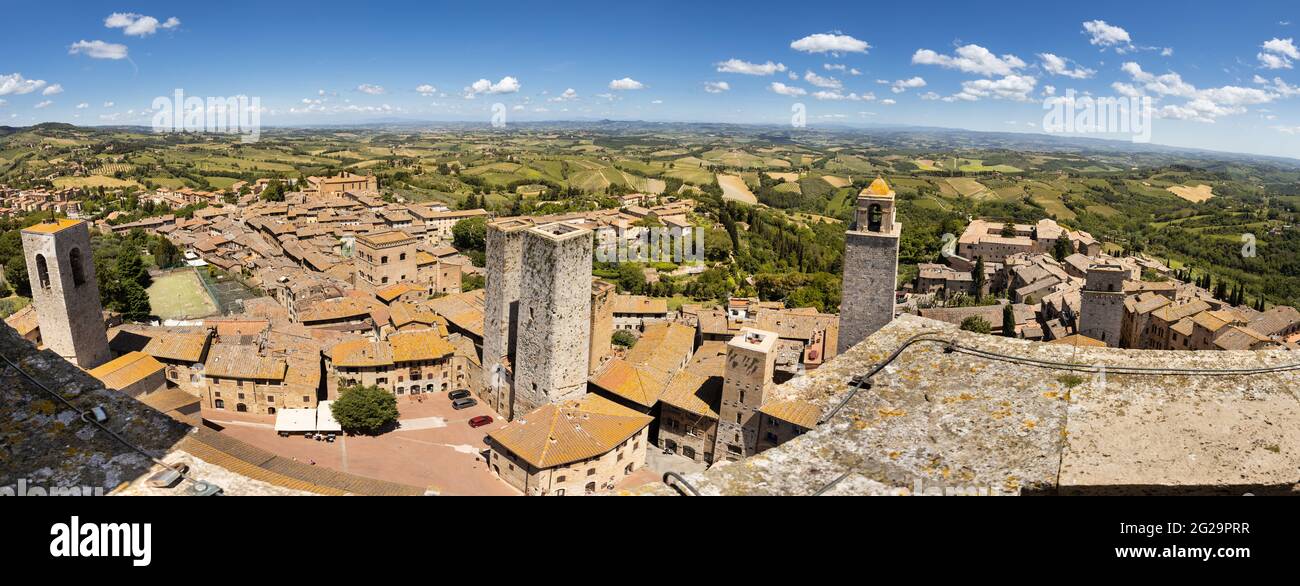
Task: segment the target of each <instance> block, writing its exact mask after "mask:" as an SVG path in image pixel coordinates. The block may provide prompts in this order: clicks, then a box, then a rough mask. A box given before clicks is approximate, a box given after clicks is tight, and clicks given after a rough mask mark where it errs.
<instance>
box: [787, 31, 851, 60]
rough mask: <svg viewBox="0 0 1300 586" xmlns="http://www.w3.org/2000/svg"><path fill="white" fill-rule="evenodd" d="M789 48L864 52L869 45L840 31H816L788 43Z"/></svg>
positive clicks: (815, 50)
mask: <svg viewBox="0 0 1300 586" xmlns="http://www.w3.org/2000/svg"><path fill="white" fill-rule="evenodd" d="M790 48H791V49H794V50H796V51H803V52H804V53H830V54H832V55H839V54H841V53H866V52H867V49H870V48H871V45H869V44H867V42H866V41H863V40H859V39H855V38H853V37H850V36H849V35H845V34H840V33H817V34H814V35H808V36H806V37H804V38H802V39H799V40H797V41H794V42H792V43H790Z"/></svg>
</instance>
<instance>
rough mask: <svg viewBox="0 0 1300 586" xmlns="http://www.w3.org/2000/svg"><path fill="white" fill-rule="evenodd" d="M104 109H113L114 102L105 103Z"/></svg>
mask: <svg viewBox="0 0 1300 586" xmlns="http://www.w3.org/2000/svg"><path fill="white" fill-rule="evenodd" d="M103 107H105V108H112V107H113V102H104V106H103Z"/></svg>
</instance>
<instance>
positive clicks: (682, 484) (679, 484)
mask: <svg viewBox="0 0 1300 586" xmlns="http://www.w3.org/2000/svg"><path fill="white" fill-rule="evenodd" d="M670 478H672V479H676V480H675V481H674V482H669V481H668V480H669V479H670ZM664 484H667V485H668V486H671V487H673V488H675V489H677V492H679V493H681V495H682V496H700V491H699V490H696V488H695V487H694V486H692V485H691V483H690V482H687V481H686V477H684V476H682V475H681V474H678V473H676V472H664ZM683 489H685V490H683ZM687 493H690V494H687Z"/></svg>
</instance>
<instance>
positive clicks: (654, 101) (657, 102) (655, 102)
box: [650, 100, 664, 104]
mask: <svg viewBox="0 0 1300 586" xmlns="http://www.w3.org/2000/svg"><path fill="white" fill-rule="evenodd" d="M650 103H651V104H662V103H664V101H663V100H650Z"/></svg>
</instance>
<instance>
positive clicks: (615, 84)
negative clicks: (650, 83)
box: [609, 77, 645, 91]
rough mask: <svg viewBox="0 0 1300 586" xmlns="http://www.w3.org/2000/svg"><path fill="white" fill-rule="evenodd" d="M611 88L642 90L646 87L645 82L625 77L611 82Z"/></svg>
mask: <svg viewBox="0 0 1300 586" xmlns="http://www.w3.org/2000/svg"><path fill="white" fill-rule="evenodd" d="M609 89H612V90H619V91H626V90H641V89H645V84H643V83H641V82H639V81H637V80H635V79H632V78H630V77H624V78H623V79H616V80H613V81H611V82H609Z"/></svg>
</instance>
